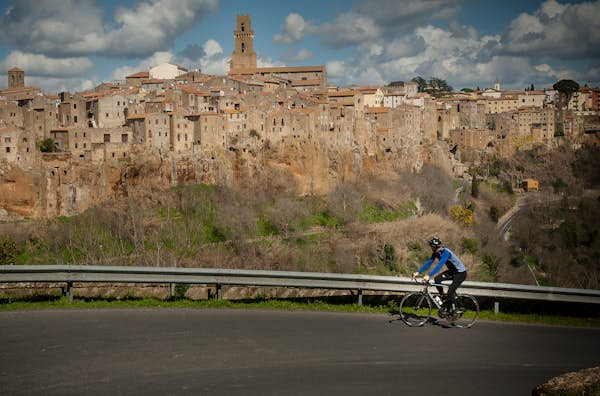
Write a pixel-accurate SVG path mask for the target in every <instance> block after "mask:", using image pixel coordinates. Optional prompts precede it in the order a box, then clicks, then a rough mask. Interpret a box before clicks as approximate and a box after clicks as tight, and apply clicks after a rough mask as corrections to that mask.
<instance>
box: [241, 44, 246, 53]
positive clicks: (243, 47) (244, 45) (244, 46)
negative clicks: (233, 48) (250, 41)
mask: <svg viewBox="0 0 600 396" xmlns="http://www.w3.org/2000/svg"><path fill="white" fill-rule="evenodd" d="M242 52H246V44H244V43H242Z"/></svg>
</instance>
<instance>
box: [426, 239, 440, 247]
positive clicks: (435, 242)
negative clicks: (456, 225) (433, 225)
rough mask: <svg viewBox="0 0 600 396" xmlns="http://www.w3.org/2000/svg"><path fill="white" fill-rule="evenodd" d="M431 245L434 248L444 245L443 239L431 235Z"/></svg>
mask: <svg viewBox="0 0 600 396" xmlns="http://www.w3.org/2000/svg"><path fill="white" fill-rule="evenodd" d="M428 242H429V246H431V247H432V248H439V247H441V246H442V240H441V239H440V238H438V237H431V239H429V241H428Z"/></svg>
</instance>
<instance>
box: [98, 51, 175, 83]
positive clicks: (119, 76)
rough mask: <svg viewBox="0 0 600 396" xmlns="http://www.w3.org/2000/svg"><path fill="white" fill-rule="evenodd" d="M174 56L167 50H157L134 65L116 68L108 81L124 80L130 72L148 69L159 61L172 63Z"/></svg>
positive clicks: (159, 62)
mask: <svg viewBox="0 0 600 396" xmlns="http://www.w3.org/2000/svg"><path fill="white" fill-rule="evenodd" d="M174 60H175V56H174V55H173V54H172V53H170V52H168V51H158V52H155V53H154V54H152V55H151V56H149V57H147V58H145V59H142V60H141V61H140V62H138V63H137V64H136V65H133V66H132V65H124V66H121V67H118V68H116V69H115V70H114V71H113V72H112V74H111V75H110V77H109V80H110V81H122V80H125V77H127V76H128V75H130V74H134V73H137V72H140V71H148V70H150V68H151V67H153V66H156V65H159V64H161V63H165V62H169V63H173V62H174Z"/></svg>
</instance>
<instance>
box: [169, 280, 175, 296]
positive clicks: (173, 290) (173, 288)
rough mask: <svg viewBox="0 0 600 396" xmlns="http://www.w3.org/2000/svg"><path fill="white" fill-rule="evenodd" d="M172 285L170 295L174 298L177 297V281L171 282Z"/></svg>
mask: <svg viewBox="0 0 600 396" xmlns="http://www.w3.org/2000/svg"><path fill="white" fill-rule="evenodd" d="M170 286H171V287H170V295H171V300H172V299H173V298H175V283H171V285H170Z"/></svg>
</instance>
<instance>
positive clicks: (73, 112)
mask: <svg viewBox="0 0 600 396" xmlns="http://www.w3.org/2000/svg"><path fill="white" fill-rule="evenodd" d="M86 102H87V99H86V98H85V97H82V96H81V95H77V94H75V95H70V94H68V93H64V94H63V95H61V102H60V103H59V105H58V112H59V115H58V122H59V125H60V126H63V127H76V128H79V127H88V114H87V105H86Z"/></svg>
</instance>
